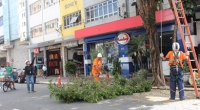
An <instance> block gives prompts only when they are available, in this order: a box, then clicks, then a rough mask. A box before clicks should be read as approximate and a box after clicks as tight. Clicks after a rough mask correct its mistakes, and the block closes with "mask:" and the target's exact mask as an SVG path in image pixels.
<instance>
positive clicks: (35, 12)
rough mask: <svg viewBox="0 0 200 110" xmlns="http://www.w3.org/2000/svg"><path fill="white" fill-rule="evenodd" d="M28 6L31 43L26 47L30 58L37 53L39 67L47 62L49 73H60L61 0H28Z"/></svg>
mask: <svg viewBox="0 0 200 110" xmlns="http://www.w3.org/2000/svg"><path fill="white" fill-rule="evenodd" d="M27 7H28V8H27V10H28V13H27V15H28V16H29V17H28V30H29V32H28V39H29V45H28V46H25V48H27V49H29V54H30V57H29V58H30V59H31V58H32V56H33V54H34V53H35V54H37V58H36V65H37V66H38V68H39V69H41V67H42V65H43V64H45V65H46V66H47V68H48V75H57V74H60V73H61V72H62V62H61V40H62V36H61V30H60V6H59V0H28V1H27ZM60 39H61V40H60ZM39 74H41V73H39Z"/></svg>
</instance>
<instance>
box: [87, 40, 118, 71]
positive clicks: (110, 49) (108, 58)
mask: <svg viewBox="0 0 200 110" xmlns="http://www.w3.org/2000/svg"><path fill="white" fill-rule="evenodd" d="M89 48H90V52H98V53H102V54H104V55H103V58H102V60H103V65H106V66H107V67H108V70H109V71H112V69H113V61H114V59H116V58H117V57H118V55H119V51H118V45H117V44H116V43H115V41H114V40H113V39H112V40H111V39H107V40H104V41H98V42H95V43H90V44H89ZM91 60H94V59H91ZM92 62H93V61H92Z"/></svg>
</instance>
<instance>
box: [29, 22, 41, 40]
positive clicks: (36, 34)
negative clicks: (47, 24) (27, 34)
mask: <svg viewBox="0 0 200 110" xmlns="http://www.w3.org/2000/svg"><path fill="white" fill-rule="evenodd" d="M31 35H32V38H34V37H39V36H41V35H42V24H40V25H37V26H35V27H32V28H31Z"/></svg>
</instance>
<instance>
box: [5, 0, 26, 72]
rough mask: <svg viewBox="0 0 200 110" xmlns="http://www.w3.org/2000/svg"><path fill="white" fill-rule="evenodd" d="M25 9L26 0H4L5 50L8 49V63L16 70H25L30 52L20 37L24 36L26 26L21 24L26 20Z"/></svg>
mask: <svg viewBox="0 0 200 110" xmlns="http://www.w3.org/2000/svg"><path fill="white" fill-rule="evenodd" d="M22 4H24V5H22ZM25 9H26V8H25V0H4V3H3V23H4V24H3V26H4V46H3V48H4V49H7V61H8V62H10V63H11V65H12V66H13V67H16V68H24V66H25V64H24V60H25V59H28V51H27V49H24V48H23V46H22V45H21V43H20V36H22V33H21V31H20V30H21V28H22V27H23V26H25V24H21V21H22V19H24V18H26V15H24V12H25ZM25 23H26V22H25ZM24 33H26V31H24ZM24 36H25V35H24Z"/></svg>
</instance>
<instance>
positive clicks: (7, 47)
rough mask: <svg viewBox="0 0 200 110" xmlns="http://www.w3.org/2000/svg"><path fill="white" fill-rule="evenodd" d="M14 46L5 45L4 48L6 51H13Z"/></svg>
mask: <svg viewBox="0 0 200 110" xmlns="http://www.w3.org/2000/svg"><path fill="white" fill-rule="evenodd" d="M13 47H14V46H13V45H5V46H3V48H4V49H12V48H13Z"/></svg>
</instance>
